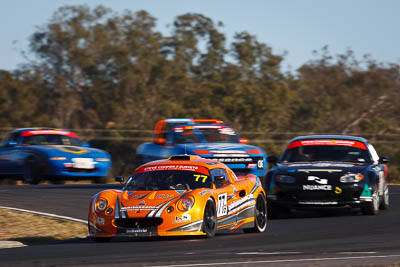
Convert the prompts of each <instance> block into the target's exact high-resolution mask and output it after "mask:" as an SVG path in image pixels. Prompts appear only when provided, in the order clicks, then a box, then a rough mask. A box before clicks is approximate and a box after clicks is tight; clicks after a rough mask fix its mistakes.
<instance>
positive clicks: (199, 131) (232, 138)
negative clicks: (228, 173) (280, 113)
mask: <svg viewBox="0 0 400 267" xmlns="http://www.w3.org/2000/svg"><path fill="white" fill-rule="evenodd" d="M247 143H248V140H247V139H246V138H239V136H238V135H237V133H236V132H235V131H234V130H233V129H232V128H231V127H229V126H227V125H224V123H223V122H222V121H220V120H214V119H200V120H197V119H195V120H193V119H165V120H160V121H158V122H157V123H156V125H155V127H154V140H153V142H151V143H144V144H141V145H140V146H138V148H137V151H136V153H137V154H138V155H139V157H140V158H141V162H142V163H146V162H150V161H153V160H158V159H166V158H168V157H170V156H172V155H179V154H189V155H198V156H201V157H202V158H209V159H215V160H218V161H220V162H223V163H225V164H226V165H228V167H229V168H230V169H232V170H233V171H234V172H235V173H236V174H237V175H239V176H241V175H246V174H254V175H256V176H258V177H260V178H262V177H264V176H265V174H266V172H267V155H266V153H265V151H264V150H262V149H261V148H259V147H256V146H251V145H249V144H247Z"/></svg>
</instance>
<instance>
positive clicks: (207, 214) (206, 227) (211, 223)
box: [203, 199, 217, 237]
mask: <svg viewBox="0 0 400 267" xmlns="http://www.w3.org/2000/svg"><path fill="white" fill-rule="evenodd" d="M216 229H217V211H216V209H215V204H214V201H213V200H211V199H209V200H207V203H206V207H205V208H204V217H203V232H204V233H205V234H206V235H207V237H213V236H214V235H215V230H216Z"/></svg>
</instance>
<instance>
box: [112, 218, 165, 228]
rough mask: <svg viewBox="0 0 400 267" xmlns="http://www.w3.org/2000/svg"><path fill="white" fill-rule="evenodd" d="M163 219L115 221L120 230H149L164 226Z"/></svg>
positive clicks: (122, 219)
mask: <svg viewBox="0 0 400 267" xmlns="http://www.w3.org/2000/svg"><path fill="white" fill-rule="evenodd" d="M162 222H163V220H162V219H161V218H121V219H116V220H115V221H114V224H115V226H117V227H118V228H149V227H157V226H159V225H160V224H162Z"/></svg>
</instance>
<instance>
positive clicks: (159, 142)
mask: <svg viewBox="0 0 400 267" xmlns="http://www.w3.org/2000/svg"><path fill="white" fill-rule="evenodd" d="M166 142H167V140H166V139H165V138H156V142H155V143H156V144H157V145H161V146H162V145H165V143H166Z"/></svg>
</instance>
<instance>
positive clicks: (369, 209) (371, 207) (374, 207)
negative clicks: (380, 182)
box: [361, 186, 379, 215]
mask: <svg viewBox="0 0 400 267" xmlns="http://www.w3.org/2000/svg"><path fill="white" fill-rule="evenodd" d="M361 211H362V213H363V214H364V215H377V214H378V212H379V193H378V186H375V190H374V192H373V193H372V201H368V202H364V203H362V206H361Z"/></svg>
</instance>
